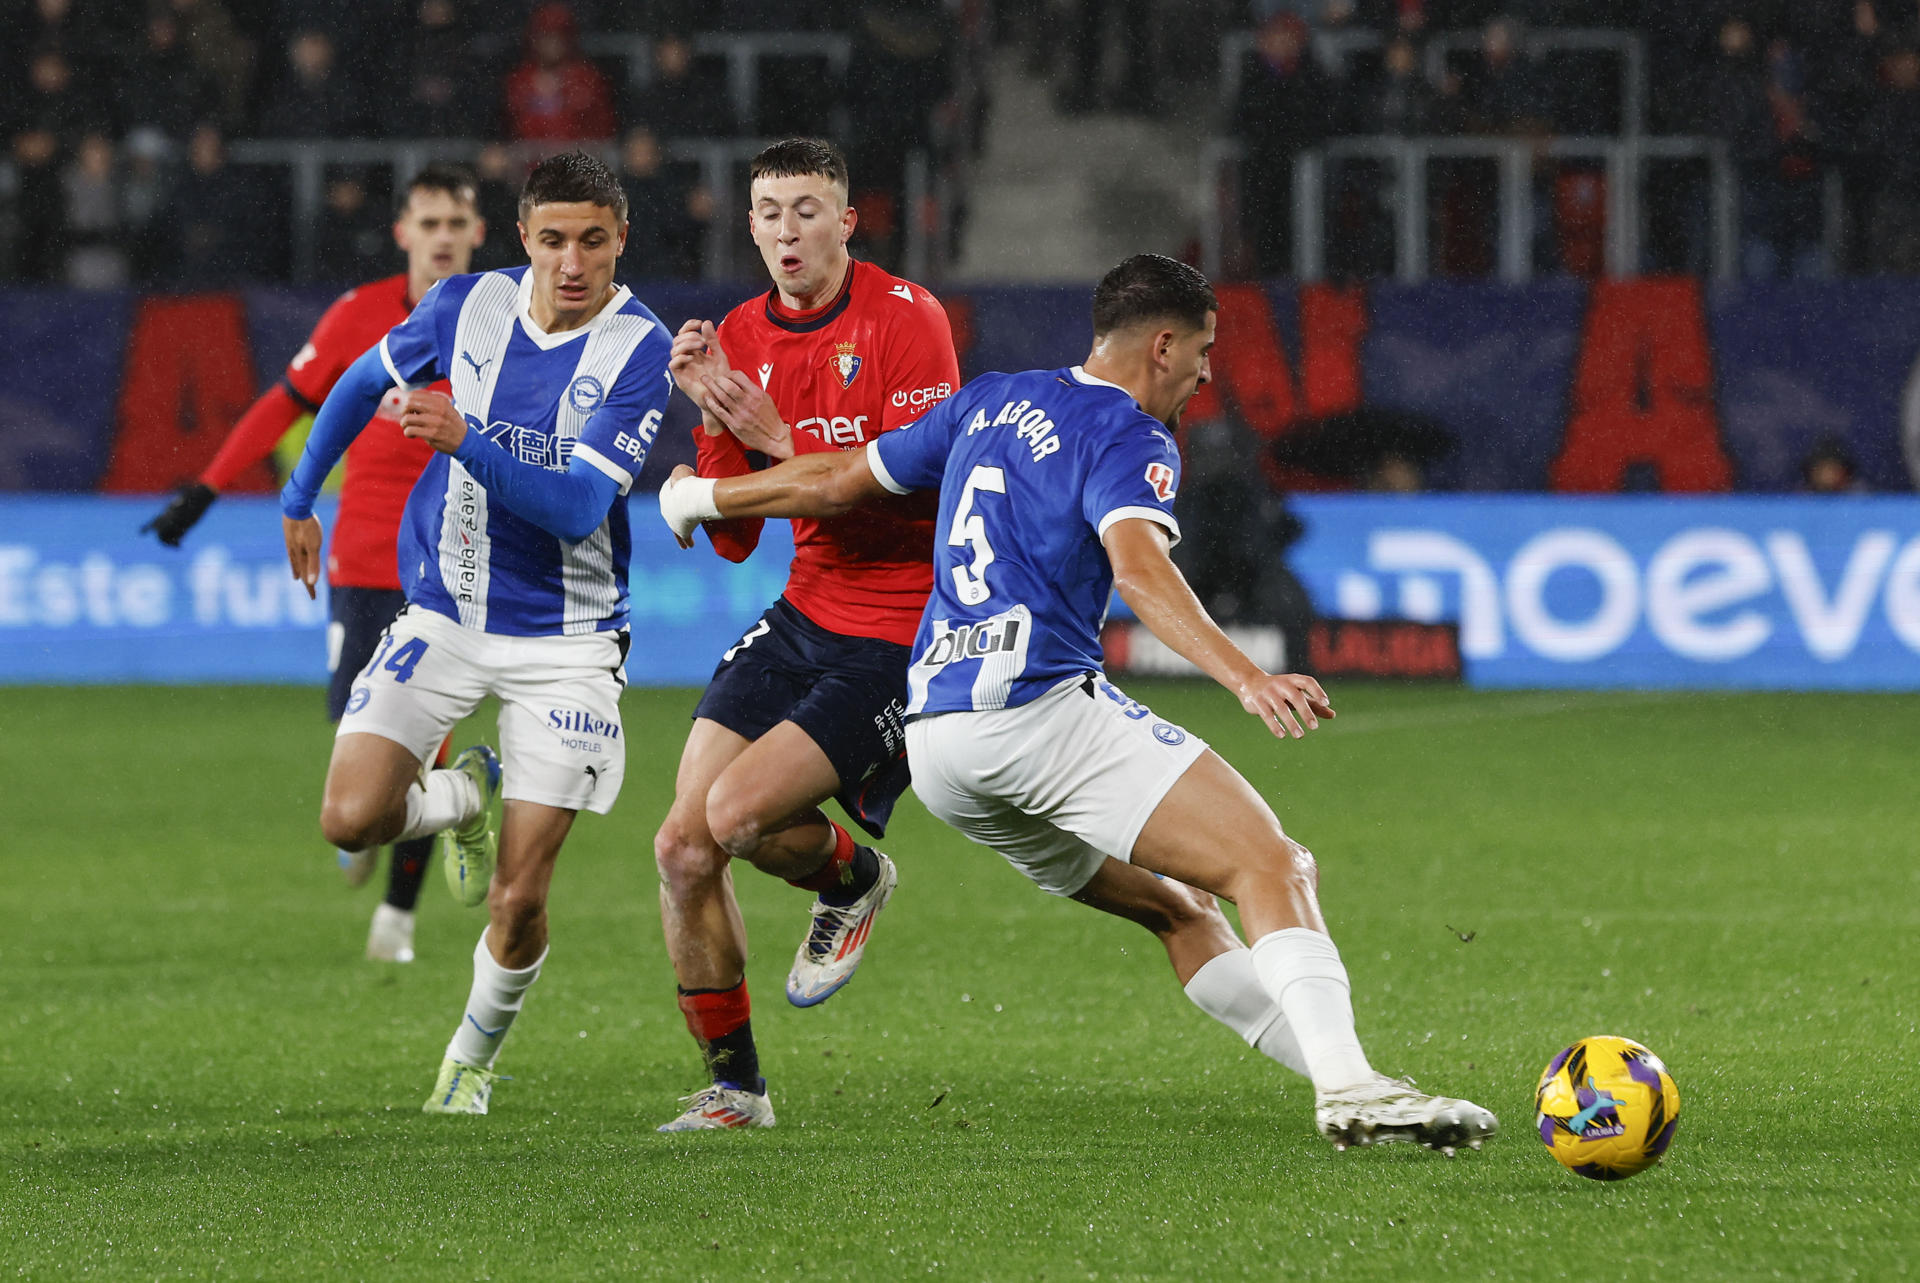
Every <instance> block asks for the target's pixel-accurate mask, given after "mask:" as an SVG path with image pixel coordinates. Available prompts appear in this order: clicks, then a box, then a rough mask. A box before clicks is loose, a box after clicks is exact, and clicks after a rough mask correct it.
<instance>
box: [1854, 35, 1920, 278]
mask: <svg viewBox="0 0 1920 1283" xmlns="http://www.w3.org/2000/svg"><path fill="white" fill-rule="evenodd" d="M1865 133H1866V138H1867V145H1868V147H1869V148H1870V149H1871V150H1872V152H1873V154H1874V156H1875V157H1876V158H1877V159H1878V161H1879V164H1880V173H1879V179H1880V181H1879V190H1878V191H1877V192H1876V193H1875V195H1874V199H1873V212H1872V216H1871V221H1870V222H1869V224H1868V241H1869V243H1870V246H1871V249H1870V251H1869V257H1870V260H1871V262H1872V265H1873V268H1874V270H1876V271H1880V272H1896V273H1899V274H1901V275H1907V276H1911V275H1915V274H1920V52H1916V51H1915V50H1914V49H1911V48H1904V49H1898V50H1895V51H1894V53H1893V54H1892V55H1891V56H1890V57H1888V59H1887V88H1886V90H1885V92H1884V93H1883V94H1882V95H1881V97H1880V100H1879V101H1878V102H1877V103H1875V104H1874V105H1873V108H1872V109H1871V112H1870V114H1869V115H1868V117H1867V120H1866V125H1865Z"/></svg>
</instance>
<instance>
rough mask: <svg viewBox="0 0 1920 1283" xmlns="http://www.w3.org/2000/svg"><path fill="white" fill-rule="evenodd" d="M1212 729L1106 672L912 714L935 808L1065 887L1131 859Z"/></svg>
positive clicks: (1045, 883)
mask: <svg viewBox="0 0 1920 1283" xmlns="http://www.w3.org/2000/svg"><path fill="white" fill-rule="evenodd" d="M1206 751H1207V745H1206V741H1205V740H1202V739H1201V738H1200V737H1199V736H1198V735H1195V734H1193V733H1191V732H1189V731H1187V730H1185V729H1183V728H1181V727H1179V726H1176V725H1174V724H1173V723H1172V722H1169V721H1165V720H1163V719H1161V718H1158V717H1155V716H1154V715H1153V712H1152V710H1151V709H1149V708H1147V707H1146V706H1145V705H1144V704H1138V703H1135V702H1134V701H1133V700H1130V699H1128V698H1127V697H1126V696H1125V695H1123V694H1121V692H1120V690H1119V688H1118V687H1116V686H1114V685H1113V684H1112V683H1110V682H1108V681H1107V680H1106V679H1105V678H1104V677H1101V678H1094V679H1092V693H1091V694H1089V684H1088V680H1087V679H1075V680H1074V681H1072V682H1070V683H1068V684H1066V685H1063V686H1060V687H1058V688H1057V689H1055V690H1052V691H1049V692H1048V693H1047V694H1045V695H1042V696H1041V697H1040V698H1039V699H1036V700H1034V701H1033V702H1032V703H1030V704H1022V705H1020V706H1019V707H1018V708H1005V709H997V710H994V711H991V712H983V713H941V714H938V715H937V716H933V717H918V718H915V719H914V720H913V721H910V722H908V723H907V760H908V763H909V764H910V765H911V766H912V768H913V791H914V792H915V793H916V794H918V795H919V798H920V800H921V802H923V803H925V804H926V808H927V809H928V810H929V811H932V812H933V813H934V814H935V815H937V816H939V817H940V818H941V819H943V820H945V821H946V822H947V823H948V824H951V825H952V826H953V827H954V828H956V829H958V830H960V832H961V833H963V834H965V835H966V836H967V837H969V838H972V839H973V840H974V841H975V842H978V843H980V844H981V845H982V846H990V847H992V848H993V849H994V850H996V851H998V852H999V853H1000V854H1001V855H1003V856H1005V857H1006V859H1007V861H1008V863H1010V864H1012V865H1013V867H1014V868H1016V869H1018V870H1020V872H1022V873H1024V874H1026V875H1027V876H1028V877H1029V878H1031V879H1033V881H1034V882H1036V883H1038V884H1039V886H1040V888H1041V889H1042V890H1044V891H1051V892H1052V893H1053V894H1055V895H1072V894H1074V893H1075V892H1076V891H1078V890H1080V888H1081V887H1084V886H1085V885H1086V884H1087V881H1088V880H1089V879H1090V878H1092V877H1093V875H1094V874H1095V873H1097V872H1098V871H1099V869H1100V865H1101V863H1102V861H1104V860H1105V859H1106V858H1107V857H1108V856H1112V857H1113V858H1114V859H1116V860H1128V859H1131V858H1132V855H1133V844H1134V842H1135V841H1136V840H1137V839H1138V838H1139V836H1140V830H1141V829H1142V828H1144V827H1146V823H1147V817H1148V816H1150V815H1152V814H1153V809H1154V808H1155V807H1156V806H1158V805H1160V799H1162V798H1164V797H1165V796H1166V795H1167V793H1168V791H1169V790H1170V789H1172V788H1173V784H1174V781H1175V780H1177V779H1179V778H1180V776H1181V775H1182V774H1183V773H1185V771H1186V769H1187V768H1188V767H1189V766H1192V765H1193V763H1194V761H1195V759H1197V758H1198V757H1199V756H1200V755H1201V754H1202V753H1204V752H1206Z"/></svg>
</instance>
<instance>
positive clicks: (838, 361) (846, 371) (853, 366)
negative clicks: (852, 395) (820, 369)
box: [827, 343, 860, 388]
mask: <svg viewBox="0 0 1920 1283" xmlns="http://www.w3.org/2000/svg"><path fill="white" fill-rule="evenodd" d="M827 364H828V365H829V366H831V367H832V369H833V372H834V373H835V374H837V375H839V376H840V386H841V387H842V388H850V387H852V386H853V376H854V375H856V374H858V373H860V358H859V357H858V356H855V355H854V351H853V344H851V343H836V344H834V345H833V359H832V360H831V361H829V362H828V363H827Z"/></svg>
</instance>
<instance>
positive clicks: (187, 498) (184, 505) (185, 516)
mask: <svg viewBox="0 0 1920 1283" xmlns="http://www.w3.org/2000/svg"><path fill="white" fill-rule="evenodd" d="M219 497H220V492H219V491H217V490H215V489H214V488H213V487H212V486H206V485H202V484H201V483H199V482H198V481H190V482H188V483H187V484H186V485H184V486H181V487H180V488H179V489H178V490H176V491H174V494H173V498H172V499H171V500H169V501H168V503H167V506H166V507H164V508H162V509H161V510H160V515H159V516H157V517H155V518H154V519H153V520H152V521H149V522H148V523H147V524H146V525H144V526H142V527H140V533H141V534H145V533H146V532H147V531H149V530H151V531H153V533H154V534H156V535H159V536H160V542H161V543H163V544H165V545H166V546H167V547H169V548H178V547H179V546H180V540H181V538H182V537H183V536H184V535H185V534H186V533H187V531H189V530H191V529H193V527H194V524H195V523H196V522H198V521H199V520H200V518H201V517H203V516H205V515H206V513H207V509H208V508H209V507H211V506H212V505H213V501H214V500H215V499H218V498H219Z"/></svg>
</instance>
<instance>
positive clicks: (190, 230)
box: [164, 124, 286, 287]
mask: <svg viewBox="0 0 1920 1283" xmlns="http://www.w3.org/2000/svg"><path fill="white" fill-rule="evenodd" d="M255 205H256V200H255V197H254V193H253V191H252V189H251V186H250V185H249V184H248V182H247V180H246V179H245V178H244V177H243V176H242V175H241V174H239V173H238V172H236V171H235V170H234V168H233V167H232V166H231V165H229V164H228V163H227V147H226V140H225V139H224V138H222V137H221V134H220V129H219V127H218V126H216V125H213V124H203V125H201V126H200V127H199V128H197V129H195V130H194V131H193V137H192V139H191V140H190V141H189V142H188V144H187V166H186V169H185V171H184V172H183V173H182V174H181V178H180V182H179V185H178V186H177V187H176V188H175V189H174V192H173V201H172V206H171V208H170V209H169V210H168V212H167V214H166V216H165V219H164V222H165V223H166V224H167V225H169V226H171V228H172V233H173V247H172V261H171V263H170V264H169V268H170V276H171V278H172V281H173V283H174V284H177V285H185V286H195V287H207V286H223V285H232V284H235V283H237V282H239V281H240V280H243V279H245V278H246V277H247V276H249V275H255V276H257V275H264V274H266V273H267V272H269V271H271V270H272V269H273V268H274V267H275V266H277V263H273V262H270V261H269V259H271V258H273V257H275V255H276V253H277V251H275V250H273V249H272V248H271V244H272V243H273V242H278V241H284V240H285V239H286V237H285V234H284V232H280V233H276V231H275V228H274V222H273V220H271V219H263V218H262V217H261V211H260V210H258V209H257V208H255Z"/></svg>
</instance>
